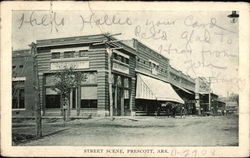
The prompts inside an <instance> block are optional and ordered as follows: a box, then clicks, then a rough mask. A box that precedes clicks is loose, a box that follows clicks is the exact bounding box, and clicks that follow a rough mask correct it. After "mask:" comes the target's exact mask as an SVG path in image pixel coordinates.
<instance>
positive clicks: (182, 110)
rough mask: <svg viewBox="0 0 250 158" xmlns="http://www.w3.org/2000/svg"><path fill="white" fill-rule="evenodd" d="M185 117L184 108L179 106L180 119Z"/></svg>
mask: <svg viewBox="0 0 250 158" xmlns="http://www.w3.org/2000/svg"><path fill="white" fill-rule="evenodd" d="M184 117H185V108H184V106H181V118H184Z"/></svg>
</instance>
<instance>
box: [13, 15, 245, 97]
mask: <svg viewBox="0 0 250 158" xmlns="http://www.w3.org/2000/svg"><path fill="white" fill-rule="evenodd" d="M229 14H231V11H226V12H225V11H224V12H220V11H216V12H215V11H213V12H207V11H192V12H190V11H183V12H180V11H178V12H177V11H155V10H151V11H143V10H138V11H126V10H124V11H122V10H121V11H112V10H111V11H102V10H78V11H13V16H12V48H13V50H18V49H26V48H28V45H29V44H30V43H31V42H35V41H36V40H41V39H50V38H60V37H71V36H84V35H91V34H99V33H106V32H109V33H111V34H117V33H121V35H119V36H115V37H116V38H117V39H119V40H129V39H132V38H135V39H137V40H139V41H141V42H142V43H144V44H146V45H147V46H148V47H150V48H152V49H153V50H155V51H157V52H159V53H160V54H162V55H164V56H166V57H167V58H169V59H170V64H171V66H173V67H174V68H176V69H177V70H180V71H182V72H183V73H185V74H188V75H190V76H191V77H194V78H196V77H206V78H207V79H208V78H210V79H211V82H212V90H213V92H214V93H216V94H219V95H223V96H226V95H227V92H229V93H232V92H234V93H238V91H239V89H240V88H241V87H239V84H238V83H239V82H244V81H242V80H241V79H240V78H239V77H238V68H239V66H238V65H239V36H238V35H239V24H238V22H236V23H232V22H231V21H230V18H228V17H227V16H228V15H229Z"/></svg>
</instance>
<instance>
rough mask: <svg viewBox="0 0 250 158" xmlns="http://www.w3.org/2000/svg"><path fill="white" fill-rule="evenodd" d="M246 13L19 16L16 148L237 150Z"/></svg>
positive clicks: (15, 25) (15, 31) (15, 22)
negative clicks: (241, 41) (241, 22)
mask: <svg viewBox="0 0 250 158" xmlns="http://www.w3.org/2000/svg"><path fill="white" fill-rule="evenodd" d="M239 17H240V12H239V11H237V10H228V11H185V10H183V11H181V12H180V11H157V10H135V11H131V10H130V11H129V10H93V9H92V8H91V6H89V10H53V8H50V10H12V25H11V26H12V27H11V30H12V52H11V54H12V76H11V79H12V83H11V85H12V98H11V99H12V105H10V107H11V117H12V124H11V132H12V133H11V137H12V138H11V140H12V146H159V147H165V146H169V147H175V146H182V147H197V146H201V147H224V146H230V147H237V146H239V98H240V97H239V92H240V91H241V90H242V89H244V88H247V87H242V85H244V84H245V83H246V82H247V80H245V79H242V78H240V77H239Z"/></svg>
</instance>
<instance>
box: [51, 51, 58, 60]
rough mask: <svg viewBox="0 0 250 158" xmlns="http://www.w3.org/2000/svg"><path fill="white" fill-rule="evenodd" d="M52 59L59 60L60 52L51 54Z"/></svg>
mask: <svg viewBox="0 0 250 158" xmlns="http://www.w3.org/2000/svg"><path fill="white" fill-rule="evenodd" d="M51 55H52V57H51V58H52V59H59V58H60V52H53V53H52V54H51Z"/></svg>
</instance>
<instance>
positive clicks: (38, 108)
mask: <svg viewBox="0 0 250 158" xmlns="http://www.w3.org/2000/svg"><path fill="white" fill-rule="evenodd" d="M30 47H31V54H32V57H33V66H34V67H33V73H34V75H35V76H34V81H33V86H34V90H35V98H34V99H35V117H36V137H37V138H41V137H42V116H41V105H40V91H39V90H40V88H39V75H38V63H37V47H36V44H35V43H33V42H32V43H31V45H30Z"/></svg>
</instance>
